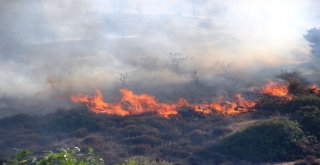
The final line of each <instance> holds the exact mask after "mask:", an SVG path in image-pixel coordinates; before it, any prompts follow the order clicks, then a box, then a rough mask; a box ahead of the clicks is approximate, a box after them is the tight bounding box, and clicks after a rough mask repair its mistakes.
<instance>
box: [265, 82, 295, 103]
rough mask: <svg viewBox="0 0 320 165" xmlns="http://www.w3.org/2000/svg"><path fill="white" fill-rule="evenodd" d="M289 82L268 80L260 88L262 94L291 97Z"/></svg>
mask: <svg viewBox="0 0 320 165" xmlns="http://www.w3.org/2000/svg"><path fill="white" fill-rule="evenodd" d="M288 86H289V84H288V83H285V82H272V81H271V82H269V83H267V84H266V85H264V86H263V87H262V89H261V91H260V92H261V93H262V94H266V95H269V96H274V97H283V98H288V99H291V98H292V96H291V94H290V93H289V89H288Z"/></svg>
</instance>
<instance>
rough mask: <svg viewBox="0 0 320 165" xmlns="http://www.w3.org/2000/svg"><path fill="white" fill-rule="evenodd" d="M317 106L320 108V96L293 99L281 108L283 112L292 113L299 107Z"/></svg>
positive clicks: (304, 96)
mask: <svg viewBox="0 0 320 165" xmlns="http://www.w3.org/2000/svg"><path fill="white" fill-rule="evenodd" d="M305 106H317V107H320V96H318V95H302V96H299V97H296V98H294V99H293V100H292V101H290V102H288V103H287V104H286V105H285V107H283V111H284V112H288V113H294V112H296V111H297V110H299V109H300V108H301V107H305Z"/></svg>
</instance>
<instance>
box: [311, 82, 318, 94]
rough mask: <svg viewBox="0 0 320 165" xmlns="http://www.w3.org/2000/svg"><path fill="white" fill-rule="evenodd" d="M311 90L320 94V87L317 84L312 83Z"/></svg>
mask: <svg viewBox="0 0 320 165" xmlns="http://www.w3.org/2000/svg"><path fill="white" fill-rule="evenodd" d="M309 90H310V92H311V93H315V94H320V88H319V87H318V86H317V85H315V84H313V85H311V86H310V87H309Z"/></svg>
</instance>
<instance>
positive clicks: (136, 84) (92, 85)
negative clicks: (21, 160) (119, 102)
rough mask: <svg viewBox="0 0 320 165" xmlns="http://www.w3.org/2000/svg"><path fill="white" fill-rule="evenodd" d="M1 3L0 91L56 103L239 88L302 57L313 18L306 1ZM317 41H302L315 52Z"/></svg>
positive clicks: (310, 0) (311, 2)
mask: <svg viewBox="0 0 320 165" xmlns="http://www.w3.org/2000/svg"><path fill="white" fill-rule="evenodd" d="M0 3H1V6H0V36H1V37H0V69H1V71H0V79H1V80H2V81H0V88H1V89H2V90H5V91H7V94H6V98H7V99H9V98H11V99H12V98H15V99H19V100H24V101H23V102H28V103H30V104H31V105H33V104H39V103H41V104H49V103H50V104H55V105H59V106H61V107H65V106H68V105H69V103H68V99H69V96H70V95H71V94H74V93H77V92H86V93H90V92H94V90H95V89H96V88H100V89H102V90H103V91H105V92H106V93H108V94H109V95H113V94H114V93H116V92H115V91H117V90H116V89H115V88H118V87H121V86H124V85H125V86H126V87H128V88H131V89H133V90H135V91H137V92H148V93H151V94H153V95H155V96H157V97H158V98H159V99H160V100H161V99H176V98H177V97H181V96H184V97H187V98H189V99H190V100H194V101H196V100H199V99H202V98H209V97H213V96H216V95H220V94H224V95H226V94H228V93H229V92H232V91H234V90H245V89H246V88H247V87H248V86H252V85H256V84H259V83H261V82H262V81H263V80H265V79H267V78H269V77H271V76H272V75H273V74H274V73H277V72H278V71H279V70H282V69H283V68H287V67H291V66H293V65H296V64H300V63H303V62H304V61H306V60H308V59H309V58H310V57H309V54H310V53H309V46H308V43H307V41H306V40H305V39H304V38H303V34H305V33H306V31H307V30H308V29H311V28H312V27H315V26H317V23H318V22H319V19H318V16H319V15H318V13H317V12H316V10H315V7H314V6H317V5H316V4H317V3H318V2H317V1H315V0H307V1H302V0H294V1H291V0H290V1H289V0H284V1H281V2H278V1H275V0H271V1H270V0H268V1H267V0H265V1H259V3H257V2H255V1H251V0H241V1H235V0H227V1H213V0H212V1H203V0H174V1H171V0H170V1H169V0H164V1H155V0H154V1H146V0H134V1H127V0H110V1H103V0H93V1H92V0H91V1H89V0H77V1H74V0H63V1H62V0H56V1H50V0H42V1H37V0H28V1H18V0H0ZM317 35H319V34H318V33H317V30H316V29H314V30H310V31H309V33H308V35H307V36H306V39H307V40H308V41H309V42H311V43H312V45H311V47H312V50H313V51H312V52H313V53H314V54H317V52H318V49H319V48H318V46H319V44H318V42H317V41H316V40H314V38H315V36H317ZM262 72H263V74H262ZM194 73H196V75H194ZM123 74H127V75H128V77H127V78H126V80H125V81H126V82H125V84H124V82H123V81H121V75H123ZM252 80H254V81H252ZM56 103H59V104H56ZM59 106H54V107H55V108H56V107H59ZM17 109H19V108H17ZM31 109H32V108H31ZM40 109H41V108H40Z"/></svg>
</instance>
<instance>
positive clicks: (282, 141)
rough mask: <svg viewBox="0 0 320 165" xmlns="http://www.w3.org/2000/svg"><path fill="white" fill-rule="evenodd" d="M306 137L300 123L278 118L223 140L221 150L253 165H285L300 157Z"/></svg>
mask: <svg viewBox="0 0 320 165" xmlns="http://www.w3.org/2000/svg"><path fill="white" fill-rule="evenodd" d="M303 137H304V133H303V131H302V130H301V128H300V125H299V124H298V123H297V122H294V121H290V120H289V119H287V118H280V117H275V118H272V119H269V120H267V121H263V122H261V123H257V124H255V125H253V126H250V127H248V128H246V129H245V130H243V131H241V132H238V133H235V134H233V135H231V136H229V137H226V138H224V139H223V140H222V141H221V142H220V144H219V145H220V146H219V149H220V150H221V152H222V153H225V154H230V155H233V156H235V157H239V158H241V159H246V160H250V161H254V162H256V161H258V162H261V161H266V162H270V161H283V160H290V159H294V158H297V157H298V156H299V154H300V153H301V149H302V148H301V147H300V146H299V145H302V144H303V143H306V142H305V141H306V139H304V138H303Z"/></svg>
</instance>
